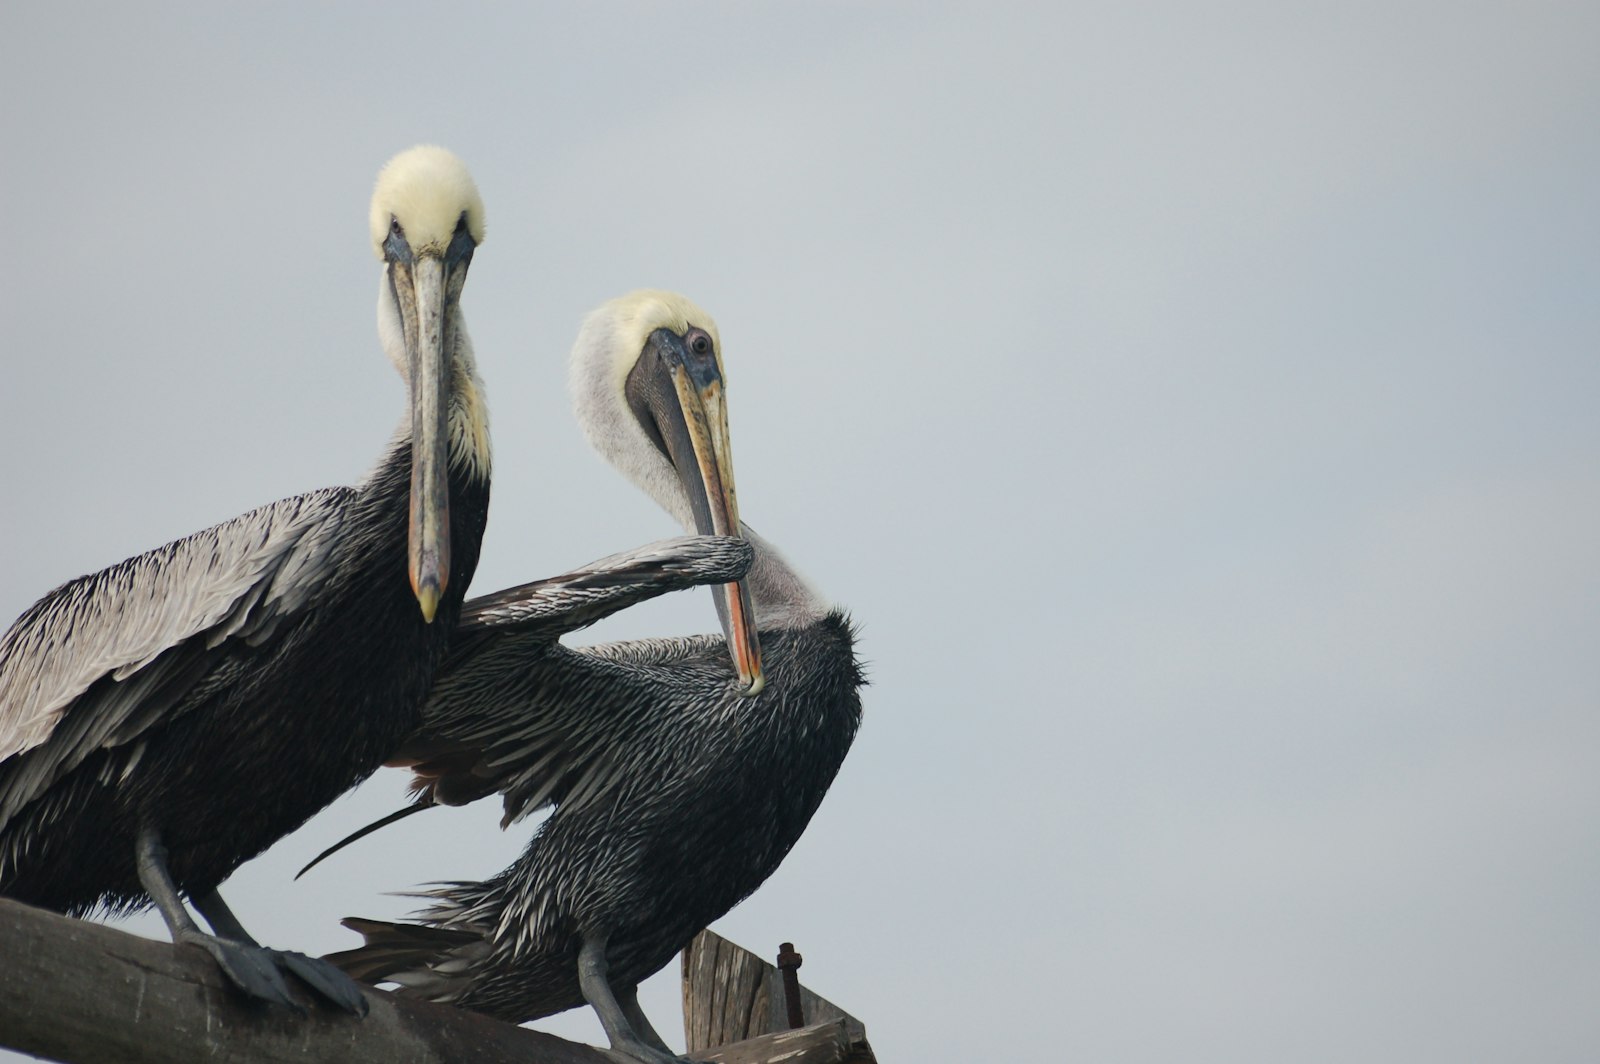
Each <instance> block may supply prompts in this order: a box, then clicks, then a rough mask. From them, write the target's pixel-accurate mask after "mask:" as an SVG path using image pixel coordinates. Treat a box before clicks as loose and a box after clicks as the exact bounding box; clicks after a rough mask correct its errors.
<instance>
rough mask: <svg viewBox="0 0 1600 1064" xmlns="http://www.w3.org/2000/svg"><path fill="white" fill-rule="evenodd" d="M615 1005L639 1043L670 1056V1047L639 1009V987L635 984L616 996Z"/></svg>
mask: <svg viewBox="0 0 1600 1064" xmlns="http://www.w3.org/2000/svg"><path fill="white" fill-rule="evenodd" d="M617 1004H618V1005H621V1006H622V1014H623V1015H624V1016H626V1017H627V1018H628V1022H629V1023H630V1024H632V1025H633V1033H634V1034H636V1035H638V1036H639V1038H640V1040H641V1041H643V1042H644V1043H645V1044H646V1045H648V1046H650V1047H651V1048H653V1049H659V1050H661V1051H662V1052H663V1053H669V1054H670V1053H671V1052H672V1047H671V1046H669V1045H667V1043H666V1040H665V1039H663V1038H662V1037H661V1036H660V1035H659V1034H657V1033H656V1029H655V1027H654V1026H652V1025H651V1023H650V1017H648V1016H646V1015H645V1014H644V1010H643V1009H641V1008H640V1007H639V986H638V984H637V983H636V984H634V985H633V986H630V987H628V988H627V989H626V990H624V991H622V992H621V993H620V994H618V995H617ZM674 1059H676V1058H674Z"/></svg>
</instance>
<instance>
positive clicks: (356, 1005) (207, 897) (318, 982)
mask: <svg viewBox="0 0 1600 1064" xmlns="http://www.w3.org/2000/svg"><path fill="white" fill-rule="evenodd" d="M191 900H192V901H193V902H194V907H195V909H196V910H197V911H198V912H199V913H200V915H201V916H203V917H205V919H206V923H208V924H210V925H211V930H212V931H214V932H216V933H217V934H218V935H220V936H221V937H223V938H225V939H228V940H230V941H233V942H238V943H241V944H242V945H245V946H250V947H252V948H254V949H258V950H260V951H261V953H262V954H264V955H265V956H266V957H267V958H268V959H270V960H271V961H272V962H273V963H274V964H276V965H277V966H278V967H279V968H282V969H284V970H285V971H287V972H290V973H291V974H293V975H295V976H297V977H298V978H299V979H300V981H301V982H302V983H305V984H306V985H307V986H308V987H310V988H311V989H312V990H314V991H315V992H316V993H318V994H320V995H322V996H323V997H324V998H326V999H327V1000H329V1001H331V1002H332V1003H333V1004H335V1005H337V1006H339V1007H340V1008H341V1009H344V1010H345V1011H346V1012H349V1013H354V1014H355V1015H357V1016H365V1015H366V1014H367V1009H368V1007H369V1006H368V1005H367V999H366V997H365V996H364V995H363V994H362V993H361V987H360V985H359V984H358V983H357V982H356V981H355V980H354V979H351V978H350V977H349V976H348V975H346V974H345V973H344V972H342V971H340V970H339V969H338V968H335V967H334V966H333V965H331V964H329V963H328V962H327V961H324V960H319V959H318V958H316V957H308V956H306V955H305V954H304V953H294V952H291V951H289V950H278V949H266V948H265V947H263V946H262V945H261V944H260V943H258V942H257V941H256V940H255V939H254V938H252V937H251V936H250V932H248V931H246V930H245V929H244V925H243V924H241V923H240V922H239V918H238V917H237V916H235V915H233V910H232V909H230V908H228V903H227V902H225V901H223V900H222V894H221V893H220V892H219V891H217V890H215V889H212V890H210V891H208V892H207V893H205V894H203V895H201V896H200V897H198V898H193V899H191Z"/></svg>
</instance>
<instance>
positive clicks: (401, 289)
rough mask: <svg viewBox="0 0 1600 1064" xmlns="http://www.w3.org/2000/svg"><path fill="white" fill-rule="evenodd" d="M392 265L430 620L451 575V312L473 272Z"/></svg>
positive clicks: (421, 595) (416, 570)
mask: <svg viewBox="0 0 1600 1064" xmlns="http://www.w3.org/2000/svg"><path fill="white" fill-rule="evenodd" d="M392 269H393V270H394V273H393V275H392V277H393V285H394V295H395V301H396V302H397V303H398V304H399V307H400V318H401V321H402V322H404V325H405V338H406V360H407V365H408V378H409V381H410V384H411V533H410V559H409V564H410V574H411V590H412V591H413V592H415V593H416V596H417V602H418V603H419V604H420V605H421V606H422V616H423V618H424V619H425V620H427V621H428V622H429V623H430V624H431V623H432V622H433V617H434V614H435V613H437V612H438V609H439V599H440V598H441V597H442V596H443V595H444V590H445V587H446V586H447V585H448V584H449V581H450V485H449V472H450V455H449V442H450V441H449V428H448V417H449V405H450V390H449V376H448V375H449V372H450V367H449V359H448V352H449V351H450V349H451V347H452V346H453V343H454V339H455V338H454V336H453V335H451V334H452V333H453V332H454V329H453V323H454V316H453V315H452V314H450V313H449V310H450V307H451V306H452V305H453V304H454V302H455V300H456V299H457V298H458V297H459V296H460V292H461V284H462V282H463V281H464V280H465V274H466V271H465V270H464V269H451V270H449V271H448V273H447V271H446V267H445V263H444V261H443V260H441V259H440V258H439V257H438V256H436V255H422V256H420V257H418V258H417V259H415V260H413V261H411V262H409V263H403V262H396V263H394V264H393V266H392Z"/></svg>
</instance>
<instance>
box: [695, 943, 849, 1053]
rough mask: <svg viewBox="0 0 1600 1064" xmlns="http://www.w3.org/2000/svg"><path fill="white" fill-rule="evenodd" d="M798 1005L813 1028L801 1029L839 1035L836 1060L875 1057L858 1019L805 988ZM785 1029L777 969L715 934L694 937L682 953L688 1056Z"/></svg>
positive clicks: (783, 1002) (782, 992) (773, 1034)
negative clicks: (842, 1048) (842, 1049)
mask: <svg viewBox="0 0 1600 1064" xmlns="http://www.w3.org/2000/svg"><path fill="white" fill-rule="evenodd" d="M800 1005H801V1012H802V1013H803V1015H804V1017H805V1022H806V1023H807V1024H810V1025H812V1026H809V1027H805V1028H801V1030H807V1031H815V1030H819V1029H821V1028H822V1027H833V1028H837V1029H838V1030H840V1031H841V1032H843V1036H844V1038H845V1040H846V1043H847V1046H846V1054H845V1056H843V1057H840V1058H839V1059H840V1060H848V1061H852V1062H860V1064H870V1062H872V1061H874V1060H875V1059H876V1058H874V1057H873V1055H872V1047H871V1046H870V1045H869V1044H868V1043H867V1030H866V1026H865V1025H864V1024H862V1022H861V1021H860V1020H858V1019H856V1018H855V1017H854V1016H852V1015H850V1014H849V1013H848V1012H846V1011H844V1010H843V1009H841V1008H840V1007H839V1006H837V1005H835V1004H834V1003H833V1002H831V1001H828V1000H827V999H826V998H823V997H820V996H818V995H817V994H814V993H812V992H811V990H810V989H808V988H807V987H806V986H805V985H804V984H801V986H800ZM788 1030H789V1022H788V1009H787V1003H786V1001H785V998H784V990H783V975H782V973H780V972H779V971H778V969H777V967H776V966H774V965H772V964H769V963H767V962H766V961H764V960H762V959H761V958H760V957H758V956H756V955H755V954H754V953H751V952H750V951H749V950H747V949H745V948H743V947H742V946H739V945H736V944H735V943H732V942H729V941H728V940H727V939H725V938H723V937H722V936H721V935H719V934H717V933H716V932H715V931H702V932H700V934H699V935H697V936H695V939H694V941H693V942H691V943H689V946H688V948H686V949H685V950H684V951H683V1032H684V1039H685V1040H686V1041H687V1042H688V1045H689V1052H690V1053H691V1054H693V1055H695V1056H697V1057H698V1056H701V1055H702V1054H701V1052H700V1051H708V1052H710V1051H715V1052H722V1051H723V1049H722V1048H721V1047H730V1048H731V1045H730V1044H731V1043H741V1042H744V1041H745V1040H747V1039H752V1038H757V1037H760V1036H763V1035H765V1036H769V1037H776V1036H777V1035H779V1034H782V1033H785V1032H788ZM708 1059H723V1058H720V1057H719V1058H708ZM727 1059H728V1060H729V1061H730V1062H731V1061H732V1060H733V1059H735V1058H731V1057H730V1058H727ZM738 1059H741V1060H742V1059H743V1058H738Z"/></svg>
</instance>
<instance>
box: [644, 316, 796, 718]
mask: <svg viewBox="0 0 1600 1064" xmlns="http://www.w3.org/2000/svg"><path fill="white" fill-rule="evenodd" d="M650 341H651V344H652V345H653V346H655V347H656V349H657V350H656V353H657V355H658V356H659V357H658V358H657V359H652V360H650V361H651V362H653V363H654V364H655V366H656V367H658V371H659V372H662V373H664V374H665V375H666V377H667V379H666V380H661V379H660V377H657V379H656V381H655V382H654V383H655V385H656V386H654V387H652V388H650V393H651V394H650V395H649V401H648V405H649V407H650V409H651V413H652V414H653V415H654V417H655V422H656V427H657V429H658V430H659V431H660V432H661V435H662V438H663V440H662V442H664V443H665V444H666V449H667V453H668V457H669V458H670V459H671V461H672V465H673V468H674V469H675V470H676V471H677V474H678V479H679V481H680V482H681V483H682V485H683V493H684V494H685V495H686V496H688V499H689V506H690V508H691V510H692V511H693V513H694V523H695V530H696V531H697V532H699V533H700V534H701V535H702V536H706V535H714V536H742V535H743V534H744V533H743V529H742V527H741V526H740V524H739V500H738V496H737V495H736V493H735V492H734V487H733V448H732V445H731V444H730V443H729V436H728V407H727V404H726V403H725V402H724V398H723V389H722V370H721V368H720V367H719V366H718V365H717V360H716V356H715V355H714V354H713V353H711V351H710V349H709V348H707V350H706V351H704V352H695V351H693V350H691V349H690V347H689V346H688V345H686V344H685V343H684V341H683V339H682V338H681V337H679V336H677V335H676V334H674V333H673V332H671V331H670V330H667V329H658V330H657V331H656V332H655V333H653V334H651V337H650ZM713 594H714V598H715V601H716V604H717V617H718V619H719V620H720V621H721V622H722V634H723V635H724V636H725V637H726V638H727V640H728V649H729V651H730V652H731V653H732V655H733V664H734V667H735V668H736V669H738V671H739V680H740V682H741V683H742V684H743V686H744V692H743V693H744V695H745V696H746V697H754V696H755V695H758V694H760V693H761V689H762V688H763V687H765V686H766V682H767V681H766V677H765V676H764V675H763V674H762V672H761V639H760V637H759V636H758V635H757V634H756V616H755V610H754V609H753V608H752V606H751V603H750V589H749V588H748V587H746V586H745V583H744V581H742V580H741V581H738V582H736V583H732V584H723V585H721V586H719V587H717V588H714V589H713Z"/></svg>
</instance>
